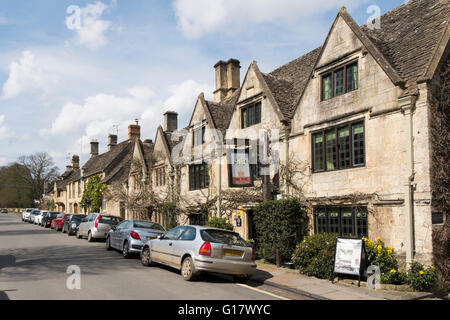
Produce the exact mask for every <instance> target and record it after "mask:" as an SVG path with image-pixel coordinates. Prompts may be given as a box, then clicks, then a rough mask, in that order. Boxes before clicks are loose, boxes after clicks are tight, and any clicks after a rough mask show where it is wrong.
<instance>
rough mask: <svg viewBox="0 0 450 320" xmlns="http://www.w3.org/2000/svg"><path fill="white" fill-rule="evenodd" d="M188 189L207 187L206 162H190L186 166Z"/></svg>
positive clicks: (208, 179)
mask: <svg viewBox="0 0 450 320" xmlns="http://www.w3.org/2000/svg"><path fill="white" fill-rule="evenodd" d="M188 170H189V172H188V174H189V191H195V190H202V189H207V188H209V184H210V177H209V166H208V164H207V163H205V162H202V163H197V164H195V163H194V164H190V165H189V166H188Z"/></svg>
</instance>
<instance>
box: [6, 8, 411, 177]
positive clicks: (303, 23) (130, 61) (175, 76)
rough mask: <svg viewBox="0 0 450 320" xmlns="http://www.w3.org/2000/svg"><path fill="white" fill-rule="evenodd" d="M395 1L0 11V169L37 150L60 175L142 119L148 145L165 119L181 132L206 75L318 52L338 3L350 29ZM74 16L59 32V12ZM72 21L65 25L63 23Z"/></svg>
mask: <svg viewBox="0 0 450 320" xmlns="http://www.w3.org/2000/svg"><path fill="white" fill-rule="evenodd" d="M403 3H404V1H402V0H382V1H381V0H380V1H369V0H321V1H308V0H277V1H275V0H246V1H241V0H171V1H167V0H166V1H163V0H103V1H77V0H69V1H66V0H58V1H54V0H40V1H25V0H17V1H2V2H1V4H0V165H5V164H7V163H10V162H13V161H15V160H16V159H17V158H18V157H19V156H21V155H27V154H31V153H34V152H40V151H45V152H48V153H49V154H50V155H52V156H53V158H54V160H55V162H56V163H57V165H58V166H59V167H60V169H61V170H62V169H63V168H64V166H65V165H66V164H68V160H67V159H68V158H69V157H70V156H71V155H74V154H78V155H80V156H81V161H82V163H84V162H85V161H86V160H87V158H88V157H89V142H90V140H91V139H97V140H98V141H99V142H100V151H101V152H104V151H106V140H107V136H108V134H109V133H115V129H114V126H116V125H117V126H118V130H119V131H118V134H119V141H122V140H125V139H126V138H127V136H126V135H127V126H128V124H130V123H132V122H133V120H134V119H135V118H137V119H139V120H140V124H141V126H142V137H143V138H144V139H146V138H150V139H154V136H155V132H156V128H157V126H158V125H159V124H161V123H162V120H163V113H164V111H166V110H175V111H177V112H179V114H180V118H179V125H180V126H184V125H186V123H187V121H188V119H189V116H190V113H191V112H192V110H193V106H194V103H195V100H196V97H197V96H198V94H199V93H200V92H204V93H205V95H206V97H207V98H208V97H209V98H211V97H212V91H213V90H214V87H213V86H214V70H213V65H214V64H215V63H216V62H217V61H219V60H225V59H229V58H231V57H232V58H236V59H239V60H240V61H241V66H242V70H241V72H242V77H241V79H242V78H243V75H244V74H245V72H246V70H247V68H248V66H249V64H250V62H251V61H253V60H256V61H257V62H258V65H259V67H260V69H261V70H262V71H263V72H270V71H271V70H273V69H275V68H276V67H278V66H281V65H283V64H285V63H287V62H289V61H291V60H293V59H295V58H297V57H299V56H301V55H303V54H304V53H307V52H308V51H310V50H313V49H315V48H316V47H318V46H320V45H321V44H322V43H323V41H324V39H325V37H326V35H327V33H328V31H329V28H330V26H331V24H332V22H333V20H334V18H335V16H336V14H337V12H338V10H339V8H340V7H341V6H343V5H345V6H346V7H347V9H348V11H349V12H350V14H351V15H352V17H353V18H354V19H355V20H356V21H357V23H359V24H364V23H366V21H367V19H368V18H369V16H371V14H372V13H367V9H368V8H369V6H371V5H376V6H378V7H379V8H380V11H381V13H385V12H387V11H389V10H391V9H393V8H395V7H397V6H399V5H401V4H403ZM72 5H75V6H77V7H78V8H79V9H80V11H79V13H80V15H79V16H80V25H79V28H78V29H74V28H69V27H68V24H67V21H66V19H67V18H68V17H69V18H70V17H71V16H72V13H73V11H71V12H70V13H67V8H68V7H69V6H72ZM73 21H76V20H70V19H69V26H70V25H71V24H70V22H73Z"/></svg>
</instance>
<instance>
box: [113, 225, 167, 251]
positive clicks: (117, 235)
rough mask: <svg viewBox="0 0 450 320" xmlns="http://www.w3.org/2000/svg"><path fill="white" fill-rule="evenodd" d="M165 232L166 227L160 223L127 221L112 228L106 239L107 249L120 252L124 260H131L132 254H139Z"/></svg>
mask: <svg viewBox="0 0 450 320" xmlns="http://www.w3.org/2000/svg"><path fill="white" fill-rule="evenodd" d="M165 232H166V230H165V229H164V227H163V226H162V225H160V224H158V223H154V222H148V221H141V220H126V221H124V222H122V223H120V224H119V225H118V226H112V227H111V230H109V233H108V235H107V237H106V249H107V250H111V249H117V250H120V251H122V255H123V256H124V258H129V257H130V256H131V255H132V254H136V253H137V254H139V253H140V252H141V249H142V247H143V246H144V244H145V243H146V242H147V241H148V240H152V239H156V238H157V237H158V235H162V234H164V233H165Z"/></svg>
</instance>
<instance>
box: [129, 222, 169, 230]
mask: <svg viewBox="0 0 450 320" xmlns="http://www.w3.org/2000/svg"><path fill="white" fill-rule="evenodd" d="M133 227H134V228H142V229H154V230H160V231H165V230H164V227H163V226H162V225H160V224H157V223H154V222H149V221H136V220H135V221H134V222H133Z"/></svg>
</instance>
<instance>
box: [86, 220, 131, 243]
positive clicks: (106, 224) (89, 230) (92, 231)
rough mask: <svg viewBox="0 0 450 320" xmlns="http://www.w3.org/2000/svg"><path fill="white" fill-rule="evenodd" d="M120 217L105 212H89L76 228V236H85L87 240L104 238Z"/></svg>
mask: <svg viewBox="0 0 450 320" xmlns="http://www.w3.org/2000/svg"><path fill="white" fill-rule="evenodd" d="M121 221H122V219H121V218H120V217H116V216H111V215H107V214H100V213H91V214H90V215H88V216H87V217H86V218H84V219H83V220H81V223H80V225H79V227H78V230H77V238H78V239H81V238H82V237H87V239H88V241H89V242H92V241H93V240H94V239H106V236H107V235H108V232H109V230H110V229H111V227H112V226H116V225H117V224H118V223H119V222H121Z"/></svg>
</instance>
